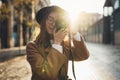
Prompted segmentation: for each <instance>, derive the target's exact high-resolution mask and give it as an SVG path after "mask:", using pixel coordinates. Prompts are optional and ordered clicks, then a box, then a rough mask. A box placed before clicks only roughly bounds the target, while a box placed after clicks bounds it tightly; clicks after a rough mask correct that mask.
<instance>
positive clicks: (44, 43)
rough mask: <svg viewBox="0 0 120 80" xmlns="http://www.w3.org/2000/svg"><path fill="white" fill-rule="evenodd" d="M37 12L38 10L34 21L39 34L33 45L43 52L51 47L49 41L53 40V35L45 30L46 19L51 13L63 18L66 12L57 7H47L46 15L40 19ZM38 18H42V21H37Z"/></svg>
mask: <svg viewBox="0 0 120 80" xmlns="http://www.w3.org/2000/svg"><path fill="white" fill-rule="evenodd" d="M39 12H40V10H39V11H38V13H37V15H36V21H37V22H38V24H39V25H40V33H39V34H38V36H37V38H36V40H35V43H36V44H37V46H38V47H39V48H42V49H43V51H45V48H48V47H51V46H52V45H51V42H50V40H51V39H53V35H50V34H49V33H48V32H47V30H46V25H45V23H46V19H47V18H48V16H49V14H50V13H51V12H57V13H58V15H59V16H63V15H65V14H66V13H67V12H66V11H65V10H64V9H62V8H60V7H58V6H49V8H48V11H47V13H46V14H44V15H42V17H40V16H41V14H39ZM39 18H42V19H39Z"/></svg>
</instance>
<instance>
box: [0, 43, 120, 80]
mask: <svg viewBox="0 0 120 80" xmlns="http://www.w3.org/2000/svg"><path fill="white" fill-rule="evenodd" d="M87 47H88V49H89V51H90V57H89V59H88V60H85V61H81V62H75V73H76V77H77V80H120V61H119V60H120V46H111V45H103V44H96V43H87ZM20 50H21V51H20ZM5 54H6V55H8V54H9V55H8V56H6V55H5ZM21 54H22V55H21ZM13 56H14V57H13ZM5 57H7V58H9V59H7V58H5ZM68 75H69V77H70V78H72V79H73V80H74V78H73V74H72V67H71V62H70V64H69V72H68ZM30 77H31V71H30V66H29V64H28V62H27V61H26V55H25V47H22V48H21V49H19V48H15V49H10V50H9V49H8V50H1V51H0V80H30Z"/></svg>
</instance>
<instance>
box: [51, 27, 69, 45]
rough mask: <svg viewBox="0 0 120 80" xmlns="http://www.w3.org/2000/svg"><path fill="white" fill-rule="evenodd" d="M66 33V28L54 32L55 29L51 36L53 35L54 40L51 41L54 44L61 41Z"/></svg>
mask: <svg viewBox="0 0 120 80" xmlns="http://www.w3.org/2000/svg"><path fill="white" fill-rule="evenodd" d="M66 35H67V30H63V29H61V30H59V31H57V32H56V29H55V30H54V33H53V36H54V40H53V43H54V44H59V45H60V44H61V42H62V41H63V40H64V38H65V36H66Z"/></svg>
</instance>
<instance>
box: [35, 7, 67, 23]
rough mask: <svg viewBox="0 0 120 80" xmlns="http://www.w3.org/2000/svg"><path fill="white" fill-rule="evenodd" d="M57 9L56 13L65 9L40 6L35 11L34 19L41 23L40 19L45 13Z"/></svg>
mask: <svg viewBox="0 0 120 80" xmlns="http://www.w3.org/2000/svg"><path fill="white" fill-rule="evenodd" d="M53 11H57V12H58V13H61V14H62V13H64V12H65V10H64V9H62V8H60V7H58V6H47V7H43V8H41V9H40V10H39V11H38V12H37V13H36V17H35V18H36V21H37V22H38V23H39V24H41V22H42V20H43V19H44V18H45V16H46V15H49V14H50V13H51V12H53Z"/></svg>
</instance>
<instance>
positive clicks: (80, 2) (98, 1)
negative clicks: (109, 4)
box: [50, 0, 105, 14]
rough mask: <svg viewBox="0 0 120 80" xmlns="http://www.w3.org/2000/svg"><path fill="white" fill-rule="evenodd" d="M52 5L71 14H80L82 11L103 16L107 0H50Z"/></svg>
mask: <svg viewBox="0 0 120 80" xmlns="http://www.w3.org/2000/svg"><path fill="white" fill-rule="evenodd" d="M50 1H51V5H58V6H60V7H62V8H64V9H65V10H67V11H68V12H69V13H70V14H78V13H80V12H81V11H85V12H90V13H100V14H103V5H104V3H105V0H50Z"/></svg>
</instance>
